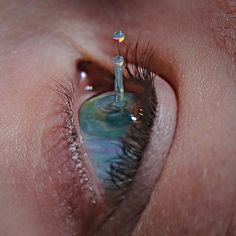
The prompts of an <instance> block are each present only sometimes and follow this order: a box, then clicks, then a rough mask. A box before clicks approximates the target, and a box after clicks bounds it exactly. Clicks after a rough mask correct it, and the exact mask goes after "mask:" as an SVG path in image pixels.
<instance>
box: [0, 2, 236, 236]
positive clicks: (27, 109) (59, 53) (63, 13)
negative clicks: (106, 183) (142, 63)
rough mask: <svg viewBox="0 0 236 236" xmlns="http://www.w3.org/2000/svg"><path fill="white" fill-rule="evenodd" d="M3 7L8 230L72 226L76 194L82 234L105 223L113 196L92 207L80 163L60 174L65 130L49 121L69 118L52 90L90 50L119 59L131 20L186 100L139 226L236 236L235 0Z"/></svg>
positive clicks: (1, 103)
mask: <svg viewBox="0 0 236 236" xmlns="http://www.w3.org/2000/svg"><path fill="white" fill-rule="evenodd" d="M0 6H1V7H0V32H1V35H0V74H1V78H0V80H1V82H0V84H1V86H0V114H1V116H0V153H1V158H0V234H1V235H6V236H8V235H9V236H10V235H24V236H28V235H36V236H37V235H39V236H40V235H65V236H66V235H72V228H73V227H74V225H73V223H69V224H67V223H66V221H67V218H68V216H67V210H68V211H69V209H67V208H68V206H65V202H67V201H68V199H70V200H71V199H72V200H71V202H72V203H71V205H72V206H74V207H77V208H76V209H75V210H74V211H73V214H71V217H73V220H71V219H69V221H70V222H73V221H74V222H79V223H78V226H77V228H76V230H77V232H78V235H89V233H90V231H89V230H90V227H91V225H93V224H96V222H97V220H98V219H97V215H98V213H99V212H100V211H102V206H100V205H98V206H97V207H96V208H95V209H92V210H91V209H90V208H88V209H84V208H83V206H82V204H81V202H83V201H85V200H84V199H83V197H82V193H81V192H80V191H78V192H76V194H71V189H72V187H75V186H76V180H77V179H76V178H77V177H76V176H73V180H75V183H73V184H74V185H72V183H71V178H70V177H71V175H70V173H66V174H65V175H63V178H62V179H63V180H62V179H60V178H59V179H57V178H55V177H54V176H55V175H56V174H55V173H56V170H57V168H58V166H61V165H62V163H63V158H60V157H59V158H58V159H57V162H54V160H55V159H52V161H48V158H47V157H48V156H50V155H51V156H53V154H48V153H47V154H45V153H44V150H45V149H47V147H48V146H52V145H53V144H54V143H53V141H54V138H55V136H57V135H60V134H59V133H54V134H53V135H55V136H53V135H52V137H51V136H50V135H51V134H49V135H48V134H47V130H48V127H50V126H51V124H52V123H55V122H58V123H59V124H60V122H61V117H58V118H57V119H54V118H52V117H54V116H52V117H51V116H50V115H49V114H50V112H51V108H52V106H53V105H54V104H55V101H56V100H57V99H58V96H57V94H56V93H55V92H52V90H50V89H47V88H48V87H50V86H51V83H52V80H57V81H65V80H68V78H70V77H75V75H76V61H78V60H79V59H81V58H83V57H88V58H93V60H94V61H98V62H99V63H101V64H102V65H104V66H105V67H107V68H112V61H111V58H112V57H113V56H114V44H112V43H111V37H110V36H111V35H112V33H113V32H114V31H116V30H119V29H122V30H123V31H124V32H127V35H128V41H129V42H134V41H135V40H136V39H137V37H138V35H139V34H140V32H142V36H141V41H143V42H145V41H146V42H149V41H150V43H151V45H152V47H153V50H154V59H153V63H152V68H151V69H152V71H153V72H155V73H156V74H158V75H160V76H161V77H162V78H164V80H166V81H167V82H168V83H169V84H170V85H171V87H172V89H173V91H174V92H175V94H176V98H177V109H178V117H177V122H176V129H175V135H174V138H173V141H172V145H171V148H170V150H169V153H168V158H167V162H166V164H165V167H164V169H163V170H162V173H161V176H160V178H159V179H158V181H157V182H156V184H155V187H154V188H153V192H152V194H151V197H150V200H149V201H148V203H147V205H146V208H145V209H144V210H143V212H142V213H141V216H140V219H139V221H138V222H137V223H136V225H135V226H134V227H133V229H132V235H134V236H139V235H140V236H141V235H151V236H152V235H153V236H156V235H236V216H235V211H236V206H235V193H236V188H235V186H236V172H235V168H236V159H235V155H236V147H235V140H236V123H235V117H236V102H235V101H236V82H235V78H236V68H235V60H236V58H235V49H236V48H235V47H236V46H235V45H236V44H235V38H236V20H235V17H236V14H235V12H236V2H235V1H234V0H228V1H227V0H215V1H213V0H207V1H205V0H198V1H197V0H195V1H194V0H193V1H189V0H182V1H181V0H176V1H173V0H165V1H164V0H160V1H156V0H152V1H149V2H147V1H141V0H137V1H115V2H114V1H112V2H111V1H95V0H94V1H90V2H88V1H80V0H73V1H70V2H68V1H66V0H59V1H56V0H48V1H36V0H22V1H16V0H15V1H14V0H11V1H6V0H3V1H1V2H0ZM46 137H47V138H46ZM62 152H63V151H61V150H58V153H60V155H61V156H63V155H62ZM50 160H51V159H50ZM48 163H50V165H48ZM52 163H53V164H52ZM67 168H68V169H70V168H72V167H70V164H67ZM58 189H59V190H58ZM63 203H64V204H63ZM101 205H102V204H101ZM65 209H67V210H65ZM86 210H87V211H86ZM90 212H92V213H90ZM63 214H64V215H63ZM62 215H63V216H62ZM75 235H76V234H75ZM114 235H121V234H119V232H114Z"/></svg>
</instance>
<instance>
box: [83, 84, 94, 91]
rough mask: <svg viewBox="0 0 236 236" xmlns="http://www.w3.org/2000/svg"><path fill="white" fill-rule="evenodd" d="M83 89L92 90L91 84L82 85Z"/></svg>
mask: <svg viewBox="0 0 236 236" xmlns="http://www.w3.org/2000/svg"><path fill="white" fill-rule="evenodd" d="M84 90H85V91H92V90H93V86H91V85H86V86H85V87H84Z"/></svg>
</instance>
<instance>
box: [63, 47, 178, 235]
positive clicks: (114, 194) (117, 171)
mask: <svg viewBox="0 0 236 236" xmlns="http://www.w3.org/2000/svg"><path fill="white" fill-rule="evenodd" d="M124 58H125V65H124V67H125V69H124V74H123V77H124V91H125V93H124V94H123V95H124V96H123V95H122V90H123V88H122V85H121V84H119V86H117V87H118V90H119V91H118V93H116V92H117V91H115V92H114V78H115V75H114V74H115V73H113V72H112V70H110V69H108V68H105V67H104V66H101V65H100V64H99V63H97V62H95V61H92V60H80V61H79V62H78V72H79V75H80V79H79V82H78V84H77V85H76V88H75V89H74V90H75V91H77V92H76V96H74V97H75V98H74V100H76V101H74V103H76V105H74V106H73V107H74V108H71V107H72V105H71V101H69V105H67V106H66V107H67V108H66V115H67V119H66V127H68V126H69V129H68V128H67V130H66V133H67V136H66V138H67V140H68V145H69V149H70V151H71V153H72V160H73V161H74V164H75V171H77V172H78V173H79V175H80V182H81V189H82V192H83V194H84V195H85V198H88V199H91V201H90V202H91V203H93V204H95V205H94V207H92V206H89V205H88V206H87V207H88V208H89V209H91V211H92V209H97V210H99V213H98V212H97V213H98V214H99V216H97V222H96V232H97V234H98V235H114V234H116V235H130V233H131V231H132V229H133V228H134V227H135V225H136V223H137V222H138V219H139V217H140V215H141V212H142V211H143V209H144V208H145V206H146V205H147V203H148V200H149V198H150V196H151V192H152V190H153V188H154V185H155V184H156V182H157V179H158V178H159V176H160V173H161V170H162V168H163V165H164V163H165V160H166V157H167V153H168V151H169V148H170V145H171V142H172V138H173V134H174V129H175V119H176V100H175V96H174V93H173V90H172V89H171V88H170V86H169V85H168V84H167V83H166V82H165V81H164V80H163V79H161V78H160V77H159V76H157V75H154V74H153V73H152V72H151V70H150V69H149V62H150V61H151V54H149V53H148V50H147V49H145V50H138V46H137V45H135V47H134V48H132V49H129V50H127V52H126V54H125V56H124ZM118 66H119V64H118ZM116 69H117V68H116ZM65 93H67V92H65ZM65 93H64V94H65ZM117 94H118V95H117ZM116 95H117V96H116ZM122 96H123V98H122ZM72 97H73V96H72ZM67 103H68V102H67ZM68 107H69V108H68ZM72 113H74V114H72ZM68 124H69V125H68ZM71 124H73V125H71ZM80 135H81V138H80ZM78 137H79V141H78ZM81 143H82V145H81ZM81 162H83V163H82V164H83V165H82V164H81ZM81 166H83V167H81ZM77 167H78V168H77ZM86 196H88V197H86ZM101 202H103V205H104V206H105V207H102V208H101V207H100V205H101V204H100V203H101ZM84 204H89V203H88V202H87V200H86V201H85V203H84ZM99 204H100V205H99ZM101 209H102V210H101ZM97 213H96V214H97ZM97 227H98V228H97ZM93 228H94V227H93ZM98 229H99V230H98ZM98 231H99V232H98ZM117 232H119V234H118V233H117Z"/></svg>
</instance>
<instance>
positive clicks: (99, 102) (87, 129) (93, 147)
mask: <svg viewBox="0 0 236 236" xmlns="http://www.w3.org/2000/svg"><path fill="white" fill-rule="evenodd" d="M136 100H137V98H136V96H135V95H134V94H132V93H125V106H124V108H122V109H117V108H115V106H114V105H113V104H114V95H113V94H112V93H106V94H102V95H99V96H97V97H94V98H92V99H90V100H88V101H86V102H85V103H84V104H83V105H82V106H81V108H80V113H79V121H80V128H81V131H82V135H83V139H84V142H85V147H86V149H87V152H88V154H89V157H90V159H91V161H92V163H93V164H94V166H95V170H96V173H97V175H98V177H99V178H100V180H101V182H102V183H104V184H105V187H106V186H107V185H109V184H110V181H109V174H108V172H109V169H110V165H111V164H112V161H113V160H114V158H117V157H119V155H120V154H122V153H121V152H122V148H121V147H122V139H123V138H124V137H125V136H126V135H127V132H128V131H129V127H130V126H131V125H132V124H133V122H134V120H135V115H134V114H135V111H136V110H137V101H136Z"/></svg>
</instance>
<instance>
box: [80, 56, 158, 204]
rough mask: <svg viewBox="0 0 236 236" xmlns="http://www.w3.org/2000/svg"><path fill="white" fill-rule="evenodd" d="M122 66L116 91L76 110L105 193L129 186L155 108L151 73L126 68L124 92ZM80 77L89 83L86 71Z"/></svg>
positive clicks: (138, 161) (144, 144) (146, 139)
mask: <svg viewBox="0 0 236 236" xmlns="http://www.w3.org/2000/svg"><path fill="white" fill-rule="evenodd" d="M115 59H117V58H115ZM118 59H119V60H123V59H122V58H121V57H119V58H118ZM122 64H123V63H121V64H120V63H119V64H118V65H115V68H116V67H118V68H116V70H119V72H120V74H118V75H117V76H118V78H116V79H115V80H116V82H115V86H114V87H115V89H114V90H115V91H111V92H106V93H102V94H99V95H95V96H93V97H92V98H90V99H88V100H87V101H85V102H84V103H83V105H82V106H81V107H80V111H79V123H80V129H81V132H82V136H83V140H84V142H85V146H86V150H87V151H88V154H89V157H90V159H91V161H92V163H93V165H94V167H95V170H96V173H97V176H98V177H99V180H100V182H101V183H102V186H103V187H104V188H105V190H106V192H108V194H114V192H117V191H119V192H120V193H123V191H124V190H127V187H128V186H129V184H131V183H132V181H133V178H134V176H135V174H136V172H137V170H138V167H139V164H140V161H141V159H142V156H143V152H144V151H145V149H146V146H147V144H148V141H149V137H150V132H151V128H152V125H153V120H154V118H155V115H156V106H157V98H156V94H155V90H154V87H153V75H152V73H149V72H148V71H147V70H145V69H140V68H136V72H135V74H134V75H133V74H131V71H130V70H129V69H128V72H129V73H128V75H127V78H125V81H129V82H130V84H129V85H127V83H126V82H125V89H124V88H123V82H122V67H123V65H122ZM80 74H81V75H83V74H87V75H88V80H89V77H90V76H89V72H88V71H86V72H85V71H80ZM119 76H120V77H119ZM113 77H114V76H112V75H111V80H114V79H113ZM93 79H94V78H93ZM119 79H121V81H118V80H119ZM116 83H118V85H117V84H116ZM131 85H135V88H136V90H135V91H129V88H130V90H131V88H132V86H131ZM87 86H88V85H85V88H87ZM93 89H94V90H96V87H94V86H93ZM124 90H125V92H123V91H124ZM116 196H117V198H118V195H117V194H116ZM118 199H119V198H118ZM113 200H114V199H113Z"/></svg>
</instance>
